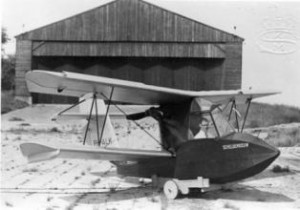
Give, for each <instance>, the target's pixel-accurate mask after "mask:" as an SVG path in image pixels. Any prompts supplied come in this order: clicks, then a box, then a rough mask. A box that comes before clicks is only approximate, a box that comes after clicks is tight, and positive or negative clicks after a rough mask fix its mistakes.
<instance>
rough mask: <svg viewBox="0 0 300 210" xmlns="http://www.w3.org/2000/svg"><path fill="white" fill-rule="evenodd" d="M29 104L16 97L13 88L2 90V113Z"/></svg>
mask: <svg viewBox="0 0 300 210" xmlns="http://www.w3.org/2000/svg"><path fill="white" fill-rule="evenodd" d="M27 106H28V104H27V103H26V102H24V101H20V100H16V99H15V97H14V92H13V91H12V90H10V91H4V90H2V91H1V114H5V113H7V112H11V111H13V110H16V109H22V108H24V107H27Z"/></svg>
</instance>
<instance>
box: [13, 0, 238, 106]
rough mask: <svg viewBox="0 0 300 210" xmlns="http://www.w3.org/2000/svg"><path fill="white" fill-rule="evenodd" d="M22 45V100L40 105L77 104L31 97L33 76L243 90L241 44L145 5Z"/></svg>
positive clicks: (108, 9) (110, 9) (78, 22)
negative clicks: (65, 74)
mask: <svg viewBox="0 0 300 210" xmlns="http://www.w3.org/2000/svg"><path fill="white" fill-rule="evenodd" d="M16 39H17V51H16V96H17V97H18V98H21V99H23V100H27V101H32V102H33V103H71V102H74V101H76V100H77V99H74V98H66V97H60V96H52V95H51V96H49V95H45V94H30V93H29V92H28V90H27V88H26V82H25V78H24V77H25V73H26V72H27V71H30V70H31V69H44V70H51V71H71V72H78V73H83V74H91V75H100V76H106V77H111V78H118V79H125V80H131V81H139V82H143V83H146V84H151V85H157V86H164V87H173V88H179V89H184V90H229V89H239V88H241V76H242V43H243V39H242V38H241V37H238V36H236V35H234V34H230V33H227V32H224V31H222V30H219V29H217V28H214V27H211V26H208V25H206V24H204V23H200V22H198V21H196V20H192V19H190V18H187V17H184V16H182V15H180V14H176V13H174V12H171V11H169V10H166V9H164V8H161V7H158V6H156V5H153V4H150V3H148V2H146V1H142V0H115V1H112V2H110V3H107V4H105V5H102V6H99V7H97V8H94V9H92V10H89V11H86V12H83V13H81V14H78V15H75V16H72V17H69V18H67V19H64V20H61V21H58V22H55V23H52V24H49V25H46V26H44V27H41V28H37V29H35V30H32V31H28V32H26V33H23V34H20V35H18V36H17V37H16Z"/></svg>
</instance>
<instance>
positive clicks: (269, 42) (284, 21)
mask: <svg viewBox="0 0 300 210" xmlns="http://www.w3.org/2000/svg"><path fill="white" fill-rule="evenodd" d="M145 1H147V2H150V3H153V4H155V5H157V6H160V7H163V8H165V9H168V10H171V11H173V12H176V13H179V14H181V15H184V16H186V17H189V18H192V19H195V20H197V21H199V22H203V23H205V24H207V25H211V26H213V27H216V28H219V29H222V30H224V31H227V32H230V33H234V34H236V35H238V36H241V37H243V38H244V39H245V41H244V43H243V62H242V88H243V89H249V88H251V89H253V90H275V91H280V92H281V94H278V95H275V96H271V97H266V98H264V99H261V100H259V101H261V102H265V103H271V104H286V105H291V106H297V107H300V93H299V92H300V22H299V21H300V1H292V2H287V1H277V2H275V1H255V2H254V1H203V0H185V1H184V0H145ZM107 2H110V0H56V1H55V0H2V1H1V3H2V5H1V10H2V12H1V14H2V17H1V18H2V19H1V23H2V26H3V27H5V28H6V29H7V32H8V35H9V37H10V38H11V40H10V42H9V43H8V44H7V46H5V51H6V53H8V54H13V53H14V52H15V39H14V36H16V35H18V34H20V33H22V32H26V31H28V30H32V29H35V28H38V27H41V26H44V25H46V24H49V23H52V22H55V21H59V20H62V19H64V18H67V17H70V16H72V15H75V14H78V13H81V12H84V11H86V10H89V9H92V8H94V7H97V6H100V5H102V4H105V3H107Z"/></svg>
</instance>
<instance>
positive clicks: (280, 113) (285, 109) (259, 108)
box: [239, 103, 300, 128]
mask: <svg viewBox="0 0 300 210" xmlns="http://www.w3.org/2000/svg"><path fill="white" fill-rule="evenodd" d="M239 108H240V109H241V114H242V116H244V113H245V112H246V106H240V107H239ZM294 122H300V109H299V108H296V107H292V106H285V105H270V104H263V103H252V104H251V107H250V110H249V114H248V120H247V122H246V125H245V127H246V128H256V127H268V126H272V125H279V124H288V123H294ZM240 124H241V122H240Z"/></svg>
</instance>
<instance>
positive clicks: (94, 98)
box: [83, 94, 98, 145]
mask: <svg viewBox="0 0 300 210" xmlns="http://www.w3.org/2000/svg"><path fill="white" fill-rule="evenodd" d="M95 95H96V94H94V97H93V101H92V105H91V110H90V115H89V119H88V124H87V126H86V130H85V134H84V139H83V145H85V141H86V136H87V133H88V131H89V127H90V122H91V118H92V112H93V108H94V103H95V100H96V97H95ZM97 118H98V116H97V115H96V119H97ZM97 127H98V121H97Z"/></svg>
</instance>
